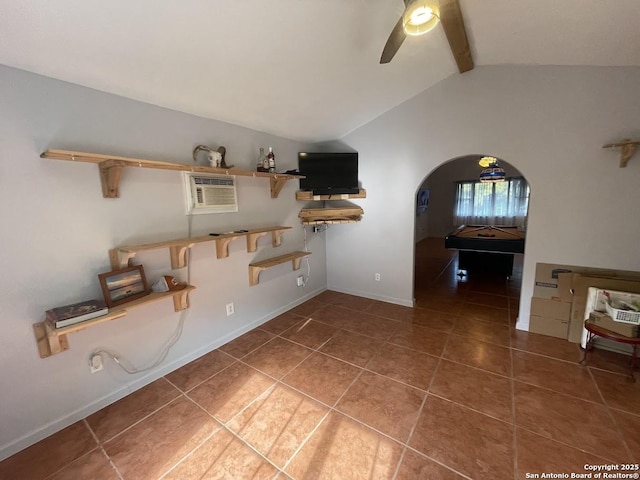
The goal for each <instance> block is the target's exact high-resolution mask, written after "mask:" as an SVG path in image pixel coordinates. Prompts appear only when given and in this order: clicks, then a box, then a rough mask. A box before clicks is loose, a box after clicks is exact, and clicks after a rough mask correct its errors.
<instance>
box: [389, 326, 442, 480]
mask: <svg viewBox="0 0 640 480" xmlns="http://www.w3.org/2000/svg"><path fill="white" fill-rule="evenodd" d="M450 341H451V337H447V340H446V341H445V344H444V345H443V347H442V352H441V353H440V356H439V357H438V363H437V364H436V366H435V368H434V370H433V375H432V376H431V380H429V385H427V389H426V393H425V396H424V398H423V399H422V403H421V404H420V408H418V412H417V414H416V420H415V422H414V423H413V426H412V427H411V430H409V435H408V436H407V439H406V440H405V442H404V448H403V450H402V454H401V455H400V461H399V462H398V466H397V467H396V471H395V473H394V475H393V480H396V477H397V476H398V473H399V472H400V466H401V465H402V462H403V460H404V457H405V455H406V453H407V449H408V448H409V444H410V443H411V439H412V438H413V434H414V433H415V430H416V428H417V427H418V422H419V421H420V417H422V414H423V411H424V406H425V405H426V403H427V398H428V397H429V395H431V393H430V390H431V387H432V386H433V382H434V381H435V378H436V375H437V374H438V370H439V369H440V365H441V364H442V360H443V355H444V352H445V350H446V348H447V345H448V344H449V342H450ZM420 453H422V454H423V455H425V456H426V457H427V458H430V459H431V460H433V461H435V462H436V463H438V464H439V465H442V466H443V467H446V468H449V467H448V466H447V465H445V464H443V463H442V462H439V461H437V460H436V459H432V458H431V457H430V456H429V455H426V454H424V453H423V452H420Z"/></svg>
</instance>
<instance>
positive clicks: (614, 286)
mask: <svg viewBox="0 0 640 480" xmlns="http://www.w3.org/2000/svg"><path fill="white" fill-rule="evenodd" d="M589 287H597V288H604V289H608V290H617V291H623V292H631V293H640V272H631V271H624V270H605V269H599V268H589V267H579V266H573V265H554V264H548V263H538V264H537V265H536V277H535V286H534V289H533V298H532V299H531V312H530V320H529V331H530V332H533V333H540V334H543V335H550V336H553V337H558V338H566V339H567V340H569V341H570V342H573V343H580V340H581V338H582V330H583V325H584V320H585V307H586V304H587V293H588V289H589Z"/></svg>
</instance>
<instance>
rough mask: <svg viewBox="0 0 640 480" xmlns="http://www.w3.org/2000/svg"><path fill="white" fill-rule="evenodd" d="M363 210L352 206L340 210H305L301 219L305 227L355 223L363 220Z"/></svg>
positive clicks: (300, 215) (301, 213)
mask: <svg viewBox="0 0 640 480" xmlns="http://www.w3.org/2000/svg"><path fill="white" fill-rule="evenodd" d="M363 214H364V211H363V210H362V208H360V207H358V206H356V205H352V206H349V207H339V208H303V209H302V210H300V213H299V214H298V217H300V219H301V221H302V224H303V225H320V224H335V223H355V222H359V221H360V220H362V215H363Z"/></svg>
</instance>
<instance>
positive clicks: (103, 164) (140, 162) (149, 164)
mask: <svg viewBox="0 0 640 480" xmlns="http://www.w3.org/2000/svg"><path fill="white" fill-rule="evenodd" d="M40 157H42V158H49V159H53V160H70V161H74V162H85V163H95V164H97V165H98V168H99V171H100V183H101V185H102V195H103V197H104V198H119V197H120V189H119V187H120V177H121V176H122V170H123V169H124V168H125V167H137V168H155V169H160V170H176V171H183V172H200V173H216V174H219V175H236V176H239V177H257V178H268V179H269V185H270V188H271V198H277V197H278V195H279V194H280V191H281V190H282V188H283V187H284V185H285V184H286V183H287V181H288V180H293V179H296V178H304V176H302V175H291V174H285V173H267V172H254V171H249V170H240V169H237V168H215V167H204V166H202V165H195V164H194V165H187V164H183V163H171V162H160V161H157V160H144V159H141V158H130V157H120V156H116V155H104V154H99V153H86V152H76V151H71V150H56V149H49V150H47V151H45V152H44V153H42V154H41V155H40Z"/></svg>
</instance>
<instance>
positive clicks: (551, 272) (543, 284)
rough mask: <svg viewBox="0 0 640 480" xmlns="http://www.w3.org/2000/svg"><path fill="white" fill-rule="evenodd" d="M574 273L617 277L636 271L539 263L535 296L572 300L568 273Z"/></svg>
mask: <svg viewBox="0 0 640 480" xmlns="http://www.w3.org/2000/svg"><path fill="white" fill-rule="evenodd" d="M572 273H583V274H588V275H594V276H598V277H616V276H619V275H623V274H625V273H629V274H633V273H634V272H623V271H620V270H605V269H602V268H591V267H580V266H576V265H557V264H552V263H537V264H536V277H535V283H534V287H533V296H534V297H538V298H548V299H553V300H561V301H565V302H571V300H572V299H571V296H570V295H571V293H570V291H569V290H570V288H571V285H570V283H571V277H570V276H567V275H566V274H572ZM563 274H564V275H563Z"/></svg>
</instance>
